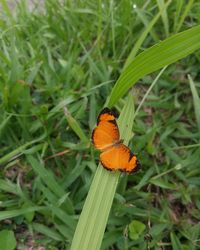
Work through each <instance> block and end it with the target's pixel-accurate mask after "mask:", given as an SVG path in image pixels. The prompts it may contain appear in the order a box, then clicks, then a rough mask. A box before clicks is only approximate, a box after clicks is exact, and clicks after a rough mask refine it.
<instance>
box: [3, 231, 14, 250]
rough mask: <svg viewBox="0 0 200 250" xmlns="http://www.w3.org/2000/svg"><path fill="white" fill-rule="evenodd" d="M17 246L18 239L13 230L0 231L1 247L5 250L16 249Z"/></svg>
mask: <svg viewBox="0 0 200 250" xmlns="http://www.w3.org/2000/svg"><path fill="white" fill-rule="evenodd" d="M15 247H16V239H15V235H14V233H13V231H10V230H2V231H0V248H1V249H4V250H14V249H15Z"/></svg>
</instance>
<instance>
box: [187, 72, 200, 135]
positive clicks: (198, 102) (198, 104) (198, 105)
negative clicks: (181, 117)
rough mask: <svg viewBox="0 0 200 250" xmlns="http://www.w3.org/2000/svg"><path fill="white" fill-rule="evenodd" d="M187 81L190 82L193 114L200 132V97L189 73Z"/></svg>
mask: <svg viewBox="0 0 200 250" xmlns="http://www.w3.org/2000/svg"><path fill="white" fill-rule="evenodd" d="M188 79H189V83H190V88H191V91H192V96H193V102H194V111H195V116H196V121H197V125H198V129H199V134H200V115H199V111H200V98H199V95H198V92H197V89H196V88H195V85H194V82H193V80H192V78H191V76H190V75H188Z"/></svg>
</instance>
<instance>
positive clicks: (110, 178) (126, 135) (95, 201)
mask: <svg viewBox="0 0 200 250" xmlns="http://www.w3.org/2000/svg"><path fill="white" fill-rule="evenodd" d="M133 115H134V112H133V99H132V96H129V98H128V101H127V103H126V105H125V107H124V109H123V111H122V112H121V115H120V117H119V120H118V125H119V128H120V132H121V137H122V139H124V142H125V143H126V144H127V143H128V141H129V140H130V134H131V129H132V125H133ZM119 176H120V173H119V172H109V171H107V170H105V169H104V168H103V167H102V166H100V165H99V167H98V168H97V171H96V174H95V176H94V179H93V181H92V184H91V187H90V190H89V193H88V196H87V198H86V201H85V204H84V207H83V210H82V213H81V215H80V218H79V221H78V225H77V228H76V231H75V234H74V238H73V241H72V246H71V250H88V249H95V250H98V249H100V246H101V242H102V238H103V234H104V231H105V227H106V223H107V219H108V215H109V212H110V209H111V205H112V201H113V198H114V194H115V191H116V187H117V183H118V179H119Z"/></svg>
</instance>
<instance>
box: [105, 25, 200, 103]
mask: <svg viewBox="0 0 200 250" xmlns="http://www.w3.org/2000/svg"><path fill="white" fill-rule="evenodd" d="M199 48H200V25H198V26H195V27H193V28H191V29H188V30H186V31H184V32H181V33H179V34H176V35H173V36H171V37H170V38H167V39H166V40H164V41H162V42H160V43H158V44H156V45H154V46H152V47H151V48H149V49H147V50H145V51H144V52H142V53H141V54H139V55H138V56H137V57H136V58H135V60H134V61H133V62H132V63H130V65H129V66H128V67H127V68H126V70H125V71H124V72H123V73H122V74H121V76H120V77H119V79H118V81H117V83H116V84H115V86H114V88H113V90H112V92H111V96H110V99H109V100H108V102H107V106H109V107H112V106H113V105H114V104H115V103H116V102H117V101H118V100H119V98H120V97H122V96H123V95H124V94H125V93H126V92H127V90H128V89H129V88H130V87H131V86H133V85H134V84H135V83H136V82H137V81H138V80H139V79H140V78H141V77H143V76H145V75H146V74H149V73H151V72H153V71H156V70H158V69H160V68H162V67H164V66H166V65H169V64H171V63H174V62H176V61H178V60H179V59H181V58H183V57H186V56H187V55H189V54H191V53H192V52H194V51H195V50H197V49H199Z"/></svg>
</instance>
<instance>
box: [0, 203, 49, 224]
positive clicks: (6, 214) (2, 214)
mask: <svg viewBox="0 0 200 250" xmlns="http://www.w3.org/2000/svg"><path fill="white" fill-rule="evenodd" d="M44 208H45V207H36V206H34V207H28V208H21V209H16V210H10V211H8V210H7V211H0V221H1V220H6V219H10V218H13V217H16V216H19V215H23V214H27V213H30V212H34V211H39V210H42V209H44Z"/></svg>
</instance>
